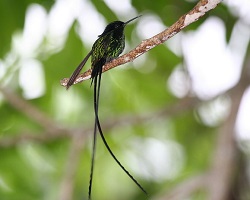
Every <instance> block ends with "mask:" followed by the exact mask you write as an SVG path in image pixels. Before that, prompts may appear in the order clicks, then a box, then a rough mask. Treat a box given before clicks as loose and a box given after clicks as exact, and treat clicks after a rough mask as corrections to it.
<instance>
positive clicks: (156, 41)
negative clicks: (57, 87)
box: [61, 0, 222, 86]
mask: <svg viewBox="0 0 250 200" xmlns="http://www.w3.org/2000/svg"><path fill="white" fill-rule="evenodd" d="M221 1H222V0H200V1H199V2H198V3H197V4H196V6H195V7H194V8H193V9H192V10H191V11H189V12H188V13H187V14H185V15H183V16H181V17H180V18H179V19H178V20H177V22H175V23H174V24H173V25H172V26H170V27H169V28H167V29H166V30H164V31H162V32H161V33H159V34H157V35H155V36H153V37H151V38H149V39H146V40H144V41H142V42H141V43H140V44H139V45H138V46H137V47H136V48H135V49H133V50H131V51H130V52H128V53H127V54H125V55H123V56H120V57H119V58H117V59H114V60H113V61H111V62H109V63H107V64H105V65H104V66H103V72H105V71H108V70H110V69H112V68H114V67H117V66H119V65H122V64H125V63H128V62H131V61H133V60H134V59H136V58H137V57H139V56H141V55H142V54H144V53H146V52H147V51H149V50H151V49H153V48H154V47H156V46H158V45H160V44H162V43H164V42H166V41H167V40H168V39H169V38H171V37H173V36H174V35H176V34H177V33H178V32H180V31H181V30H182V29H184V28H185V27H186V26H188V25H189V24H191V23H193V22H195V21H197V20H198V19H199V18H200V17H202V16H203V15H205V14H206V13H207V12H208V11H209V10H211V9H214V8H215V7H216V6H217V5H218V4H219V3H220V2H221ZM90 75H91V69H89V70H87V71H85V72H84V73H82V74H80V75H79V76H78V77H77V79H76V81H75V82H74V84H77V83H80V82H82V81H84V80H88V79H90ZM68 80H69V79H68V78H64V79H62V80H61V85H62V86H66V85H67V83H68Z"/></svg>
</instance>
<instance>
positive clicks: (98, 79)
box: [89, 67, 147, 200]
mask: <svg viewBox="0 0 250 200" xmlns="http://www.w3.org/2000/svg"><path fill="white" fill-rule="evenodd" d="M99 70H100V71H98V72H97V75H96V76H95V77H94V78H93V79H94V80H93V81H94V110H95V129H94V142H93V154H92V163H91V174H90V182H89V200H90V199H91V189H92V181H93V170H94V154H95V152H94V151H95V148H96V131H97V128H98V130H99V132H100V135H101V138H102V141H103V143H104V145H105V147H106V148H107V150H108V152H109V153H110V155H111V156H112V158H113V159H114V160H115V161H116V163H117V164H118V165H119V166H120V167H121V168H122V170H123V171H124V172H125V173H126V174H127V175H128V176H129V177H130V178H131V179H132V181H133V182H134V183H135V184H136V185H137V186H138V187H139V188H140V189H141V190H142V191H143V192H144V193H145V194H146V195H147V192H146V190H145V189H144V188H143V187H142V186H141V185H140V184H139V182H138V181H137V180H136V179H135V178H134V177H133V176H132V175H131V174H130V173H129V171H128V170H126V168H125V167H124V166H123V165H122V164H121V163H120V161H119V160H118V159H117V158H116V156H115V155H114V153H113V152H112V150H111V149H110V147H109V145H108V143H107V141H106V139H105V137H104V134H103V132H102V128H101V124H100V121H99V117H98V106H99V95H100V86H101V77H102V67H100V68H99Z"/></svg>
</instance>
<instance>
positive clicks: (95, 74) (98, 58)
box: [66, 15, 147, 200]
mask: <svg viewBox="0 0 250 200" xmlns="http://www.w3.org/2000/svg"><path fill="white" fill-rule="evenodd" d="M139 17H141V15H139V16H137V17H134V18H132V19H130V20H128V21H126V22H122V21H114V22H111V23H109V24H108V25H107V26H106V28H105V29H104V31H103V33H102V34H101V35H99V36H98V39H97V40H96V41H95V43H94V44H93V46H92V49H91V51H90V52H89V53H88V54H87V56H86V57H85V58H84V59H83V60H82V62H81V63H80V64H79V66H78V67H77V68H76V69H75V71H74V72H73V74H72V75H71V77H70V78H69V81H68V83H67V85H66V88H67V89H69V87H70V86H71V85H73V84H74V82H75V80H76V78H77V76H78V75H79V73H80V71H81V70H82V68H83V67H84V65H85V64H86V62H87V60H88V59H89V57H90V56H91V69H92V72H91V85H92V83H93V84H94V114H95V125H94V138H93V147H92V148H93V149H92V158H91V169H90V179H89V190H88V199H89V200H90V199H91V192H92V182H93V173H94V163H95V162H94V161H95V150H96V137H97V130H98V131H99V133H100V136H101V138H102V141H103V143H104V145H105V147H106V148H107V150H108V152H109V153H110V155H111V156H112V157H113V159H114V160H115V161H116V163H117V164H118V165H119V166H120V167H121V168H122V170H123V171H124V172H125V173H126V174H127V175H128V176H129V177H130V178H131V179H132V181H133V182H134V183H135V184H136V185H137V186H138V187H139V188H140V189H141V190H142V191H143V192H144V193H145V194H147V192H146V190H145V189H144V188H143V187H142V186H141V185H140V184H139V182H138V181H137V180H136V179H135V178H134V177H133V176H132V175H131V174H130V173H129V171H128V170H126V168H125V167H124V166H123V165H122V164H121V163H120V161H119V160H118V159H117V158H116V156H115V155H114V153H113V152H112V150H111V149H110V147H109V145H108V143H107V141H106V139H105V137H104V134H103V131H102V128H101V124H100V121H99V115H98V107H99V96H100V86H101V77H102V68H103V66H104V65H105V64H106V63H108V62H110V61H112V60H113V59H115V58H117V57H118V56H119V55H120V54H121V53H122V52H123V50H124V48H125V35H124V29H125V27H126V25H127V24H128V23H130V22H131V21H133V20H135V19H137V18H139Z"/></svg>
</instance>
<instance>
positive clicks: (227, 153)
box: [0, 0, 250, 200]
mask: <svg viewBox="0 0 250 200" xmlns="http://www.w3.org/2000/svg"><path fill="white" fill-rule="evenodd" d="M196 3H197V1H192V0H186V1H184V0H183V1H171V0H169V1H162V0H159V1H150V0H143V1H142V0H122V1H115V0H104V1H96V0H93V1H89V0H72V1H71V0H56V1H50V0H36V1H34V0H22V1H19V0H1V1H0V27H1V30H0V44H1V45H0V46H1V48H0V154H1V155H0V158H1V159H0V199H4V200H34V199H37V200H42V199H44V200H45V199H46V200H55V199H60V200H73V199H74V200H75V199H87V192H88V181H89V180H88V179H89V171H90V163H91V152H92V150H91V148H92V139H93V137H92V136H93V127H94V111H93V88H92V87H90V81H85V82H83V83H81V84H77V85H75V86H73V87H71V88H70V90H69V91H66V90H65V88H64V87H62V86H61V85H60V80H61V79H63V78H66V77H69V76H70V75H71V73H72V72H73V71H74V69H75V68H76V67H77V66H78V64H79V63H80V62H81V60H82V59H83V58H84V56H85V55H86V54H87V53H88V52H89V51H90V49H91V46H92V44H93V42H94V41H95V40H96V39H97V36H98V35H99V34H101V33H102V31H103V30H104V28H105V26H106V25H107V24H108V23H109V22H112V21H115V20H122V21H126V20H128V19H130V18H132V17H135V16H137V15H139V14H143V16H142V17H141V18H139V19H138V20H136V21H135V22H133V23H131V24H129V25H128V26H127V27H126V29H125V35H126V49H125V51H124V53H126V52H128V51H129V50H130V49H133V48H135V47H136V46H137V45H138V44H139V43H140V42H141V41H142V40H145V39H147V38H150V37H152V36H154V35H155V34H157V33H159V32H161V31H163V30H164V29H166V28H167V27H169V26H171V25H172V24H173V23H174V22H175V21H177V19H178V18H179V17H181V16H182V15H183V14H185V13H187V12H188V11H189V10H191V9H192V8H193V7H194V6H195V5H196ZM249 13H250V4H249V2H248V1H244V0H241V1H235V2H234V1H230V0H228V1H224V2H223V3H221V4H219V5H218V6H217V7H216V8H215V9H214V10H212V11H210V12H209V13H207V14H206V15H205V16H204V17H203V18H201V19H199V20H198V21H197V22H195V23H194V24H191V25H190V26H188V27H187V28H185V30H184V31H182V32H181V33H179V34H177V35H176V36H174V37H173V38H171V39H170V40H169V41H167V42H166V43H165V44H162V45H160V46H157V47H156V48H154V49H152V50H151V51H149V52H147V53H146V54H144V55H142V56H141V57H139V58H137V59H136V60H135V61H133V62H132V63H128V64H125V65H123V66H119V67H117V68H115V69H112V70H110V71H108V72H106V73H104V74H103V79H102V87H101V97H100V106H99V116H100V120H101V123H102V126H103V131H104V133H105V135H106V138H107V140H108V143H109V145H110V147H111V149H112V150H113V152H114V154H115V155H116V156H117V157H118V159H119V160H120V161H121V163H123V165H124V166H125V167H126V168H127V169H128V170H129V171H130V172H131V174H133V176H134V177H135V178H136V179H137V180H138V181H139V182H140V183H141V184H142V186H143V187H144V188H145V189H146V190H147V191H148V193H149V199H171V200H173V199H181V200H184V199H190V200H191V199H192V200H203V199H210V200H217V199H218V200H224V199H225V200H234V199H235V200H236V199H237V200H241V199H242V200H247V199H250V192H249V189H248V188H249V173H247V172H248V171H249V139H250V127H249V119H250V115H249V113H250V105H249V104H250V103H249V102H250V99H249V96H250V95H249V90H247V88H248V86H249V80H250V78H249V75H248V74H249V71H250V61H249V60H250V59H249V58H250V49H249V35H250V28H249V27H250V26H249V25H250V23H249V22H250V15H249ZM89 67H90V63H89V62H88V63H87V64H86V66H85V68H84V70H87V69H89ZM247 174H248V175H247ZM92 194H93V198H92V199H95V200H98V199H100V200H105V199H109V200H111V199H114V200H115V199H119V200H127V199H131V200H132V199H135V200H138V199H146V197H145V195H144V194H143V193H142V192H141V191H140V190H139V189H138V188H137V186H136V185H135V184H134V183H133V182H132V181H131V180H130V179H129V178H128V177H127V176H126V174H125V173H124V172H122V170H121V169H120V168H119V167H118V165H117V164H116V163H115V162H114V160H112V158H111V156H110V155H109V153H108V152H107V150H106V149H105V147H104V145H103V143H102V141H101V140H100V138H98V144H97V152H96V166H95V172H94V183H93V191H92Z"/></svg>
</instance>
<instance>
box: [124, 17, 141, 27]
mask: <svg viewBox="0 0 250 200" xmlns="http://www.w3.org/2000/svg"><path fill="white" fill-rule="evenodd" d="M141 16H142V15H139V16H137V17H134V18H132V19H130V20H128V21H126V22H124V25H125V26H126V25H127V24H128V23H129V22H132V21H133V20H135V19H137V18H139V17H141Z"/></svg>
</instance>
